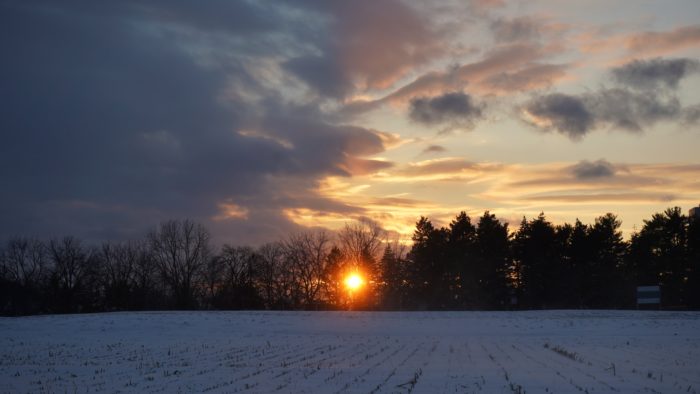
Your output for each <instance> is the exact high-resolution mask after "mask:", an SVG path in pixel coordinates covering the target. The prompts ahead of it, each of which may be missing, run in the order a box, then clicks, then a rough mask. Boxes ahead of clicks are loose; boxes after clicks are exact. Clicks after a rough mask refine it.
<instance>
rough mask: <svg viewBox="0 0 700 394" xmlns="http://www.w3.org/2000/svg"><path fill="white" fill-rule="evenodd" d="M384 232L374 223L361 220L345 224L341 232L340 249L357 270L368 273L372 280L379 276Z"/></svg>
mask: <svg viewBox="0 0 700 394" xmlns="http://www.w3.org/2000/svg"><path fill="white" fill-rule="evenodd" d="M383 238H384V230H382V228H381V227H380V226H379V224H377V223H376V222H374V221H371V220H369V219H360V220H358V221H357V222H355V223H352V224H348V223H346V224H345V227H344V228H343V229H342V230H341V231H340V234H339V235H338V239H339V240H340V249H341V251H342V252H343V256H345V258H346V259H348V263H349V264H350V265H351V266H353V267H354V268H356V269H361V270H363V271H366V274H367V275H369V276H370V277H371V278H372V279H374V277H376V275H377V267H376V262H377V261H378V260H379V258H380V253H381V252H382V247H381V246H382V239H383Z"/></svg>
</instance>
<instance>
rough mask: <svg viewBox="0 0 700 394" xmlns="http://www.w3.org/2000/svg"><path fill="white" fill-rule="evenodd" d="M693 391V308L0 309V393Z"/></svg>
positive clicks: (697, 353) (699, 348) (697, 384)
mask: <svg viewBox="0 0 700 394" xmlns="http://www.w3.org/2000/svg"><path fill="white" fill-rule="evenodd" d="M411 391H412V392H414V393H454V392H458V393H525V392H527V393H545V392H555V393H586V392H588V393H698V392H700V313H697V312H661V311H528V312H413V313H409V312H393V313H392V312H376V313H372V312H143V313H107V314H94V315H64V316H35V317H23V318H0V392H2V393H23V392H32V393H53V392H58V393H64V392H68V393H73V392H75V393H89V392H139V393H142V392H143V393H148V392H160V393H178V392H182V393H190V392H210V393H233V392H250V393H274V392H281V393H287V392H293V393H304V392H307V393H336V392H351V393H373V392H377V393H393V392H411Z"/></svg>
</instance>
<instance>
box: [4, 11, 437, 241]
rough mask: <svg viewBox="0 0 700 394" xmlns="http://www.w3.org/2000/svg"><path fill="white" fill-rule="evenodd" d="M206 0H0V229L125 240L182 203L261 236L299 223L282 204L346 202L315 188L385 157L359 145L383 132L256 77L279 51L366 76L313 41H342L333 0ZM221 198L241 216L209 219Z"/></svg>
mask: <svg viewBox="0 0 700 394" xmlns="http://www.w3.org/2000/svg"><path fill="white" fill-rule="evenodd" d="M215 3H216V4H215V5H216V7H202V6H200V5H199V4H195V3H192V2H187V1H167V2H166V1H162V2H158V1H156V2H140V1H124V2H114V3H111V2H110V3H105V4H101V5H99V6H98V5H95V4H94V3H93V2H89V1H61V2H53V1H32V2H23V1H0V26H2V30H3V34H1V35H0V47H2V48H3V52H4V53H3V61H2V62H0V73H2V78H3V89H2V90H3V94H2V95H0V130H2V131H1V133H2V143H0V179H2V180H3V186H2V191H1V192H0V217H2V225H1V226H0V238H5V237H7V236H11V235H14V234H31V235H37V236H41V237H49V236H59V235H64V234H74V235H77V236H80V237H84V238H87V239H88V240H93V241H96V240H101V239H123V238H129V237H135V236H140V235H142V234H143V232H144V231H146V230H147V229H148V228H149V227H150V226H153V225H155V224H157V223H158V222H160V221H162V220H166V219H171V218H182V217H189V218H193V219H195V220H199V221H202V222H204V223H205V224H207V225H208V226H209V227H210V228H211V229H212V230H213V231H212V232H213V233H215V234H216V235H217V236H219V240H226V241H229V242H234V243H237V242H240V243H243V242H258V241H260V240H265V239H274V238H277V237H278V236H280V235H281V234H285V233H287V232H289V231H291V230H293V229H295V228H296V227H295V225H294V224H293V223H292V222H291V221H289V220H288V219H287V218H286V217H285V216H284V214H283V209H285V208H293V207H314V208H317V209H328V210H333V211H335V212H341V213H343V212H346V213H351V212H354V211H356V208H352V207H348V206H342V205H339V204H337V203H335V202H333V201H329V200H325V199H323V198H321V197H319V196H318V195H317V194H316V193H315V192H314V190H315V188H316V186H317V182H318V180H319V179H320V178H321V177H323V176H326V175H329V174H336V175H349V174H351V173H352V172H353V171H360V172H361V171H369V170H371V169H373V168H381V167H385V166H387V165H389V164H387V163H379V162H373V161H371V160H365V159H363V158H362V156H364V155H371V154H376V153H379V152H381V151H383V150H384V144H385V141H386V139H387V138H386V135H385V134H384V133H381V132H379V131H375V130H368V129H364V128H361V127H355V126H349V125H341V124H338V123H337V122H336V121H334V120H333V119H330V118H328V116H326V115H324V113H323V112H321V111H320V110H319V105H318V103H317V102H316V101H315V100H317V99H314V98H313V97H311V98H309V99H308V100H307V101H306V102H301V103H293V102H290V101H289V100H286V99H285V98H284V97H283V96H282V94H281V93H280V92H278V91H277V90H275V89H271V88H269V87H268V86H267V85H266V84H267V83H268V82H269V81H267V79H266V78H265V77H261V76H260V75H261V73H262V71H264V67H265V65H266V64H269V61H270V59H271V58H272V57H280V56H282V57H286V58H287V60H285V61H282V62H281V64H280V67H281V69H283V70H284V69H286V70H288V73H289V75H293V76H296V77H298V78H300V79H303V80H305V81H308V86H309V87H310V88H312V89H315V90H317V91H318V92H319V94H320V95H321V96H323V95H328V96H342V95H343V94H344V92H346V91H347V90H348V89H350V87H349V84H350V82H349V81H350V79H351V78H350V76H357V75H363V76H364V77H365V79H367V80H370V79H371V78H370V74H369V72H370V71H372V70H369V71H367V70H356V69H348V68H347V67H348V66H343V67H341V66H334V64H333V63H332V62H331V61H330V60H329V61H328V62H324V61H323V59H320V58H317V57H313V56H311V55H310V54H309V52H314V51H316V52H318V49H319V48H320V50H321V51H332V50H336V49H337V48H338V46H341V47H342V45H344V44H343V43H338V42H337V41H336V42H334V43H333V44H332V45H331V43H329V42H330V41H332V40H331V39H330V38H328V37H329V34H326V33H324V29H327V28H328V24H329V23H331V22H329V21H332V20H334V19H333V15H334V14H333V13H334V12H336V11H337V10H336V8H337V7H342V3H330V2H329V3H324V4H316V3H314V2H300V3H297V4H295V5H291V4H286V3H280V4H278V5H275V6H274V7H273V5H272V4H271V3H258V2H246V1H231V2H215ZM397 4H398V3H394V2H386V3H385V4H384V5H383V6H382V7H385V8H386V7H390V6H397V7H398V5H397ZM293 7H298V9H296V10H293V9H292V8H293ZM334 7H335V8H334ZM360 8H361V7H360ZM403 12H404V13H405V14H406V15H404V17H405V18H410V17H411V14H410V10H408V9H404V11H403ZM358 13H359V14H358V18H360V17H362V15H363V14H362V12H360V11H358ZM295 18H296V19H295ZM305 18H308V20H304V19H305ZM319 21H320V22H319ZM354 22H357V21H356V20H353V19H352V18H346V20H345V22H344V23H345V25H343V26H341V27H340V28H343V29H346V30H352V29H353V28H354V25H353V23H354ZM333 28H335V27H333ZM348 34H350V33H348ZM415 34H427V33H426V32H422V33H421V32H418V33H415ZM415 34H414V36H409V37H408V38H407V37H405V36H404V37H403V38H401V39H402V40H412V39H414V40H420V39H421V37H420V36H415ZM295 43H302V44H299V45H295ZM309 45H312V46H313V45H315V48H311V49H309V48H308V47H309ZM262 48H264V49H262ZM323 55H324V56H325V55H326V54H325V53H323ZM407 56H408V55H407ZM381 67H382V69H383V70H386V69H391V65H387V64H383V65H381ZM365 71H367V72H365ZM363 72H365V74H362V73H363ZM380 77H381V76H376V78H380ZM338 82H340V83H338ZM225 202H226V203H233V204H236V205H238V206H241V207H243V208H245V209H246V210H247V211H248V212H249V214H248V219H247V220H245V219H242V218H232V219H230V220H214V219H212V218H215V217H219V218H221V217H222V215H220V213H221V212H220V204H222V203H225ZM224 216H225V215H224Z"/></svg>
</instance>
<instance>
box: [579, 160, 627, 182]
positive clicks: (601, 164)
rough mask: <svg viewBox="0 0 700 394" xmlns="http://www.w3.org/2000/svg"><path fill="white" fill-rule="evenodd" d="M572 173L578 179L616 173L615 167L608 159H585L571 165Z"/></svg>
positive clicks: (607, 175) (609, 175)
mask: <svg viewBox="0 0 700 394" xmlns="http://www.w3.org/2000/svg"><path fill="white" fill-rule="evenodd" d="M570 171H571V173H572V174H573V175H574V176H575V177H576V178H577V179H582V180H585V179H597V178H607V177H612V176H614V175H615V171H616V170H615V167H614V166H613V165H612V164H611V163H610V162H609V161H607V160H603V159H600V160H597V161H594V162H590V161H588V160H583V161H581V162H579V163H577V164H575V165H573V166H571V167H570Z"/></svg>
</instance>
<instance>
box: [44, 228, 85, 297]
mask: <svg viewBox="0 0 700 394" xmlns="http://www.w3.org/2000/svg"><path fill="white" fill-rule="evenodd" d="M49 251H50V253H51V258H52V259H53V263H54V267H55V269H54V274H55V275H56V280H57V284H58V285H59V287H61V288H63V289H66V290H74V289H75V288H77V287H78V286H79V285H80V282H81V280H82V279H83V278H84V276H85V275H86V273H87V269H88V267H87V260H88V252H87V251H86V250H85V248H84V247H83V245H82V243H81V242H80V240H78V239H77V238H75V237H64V238H62V239H60V240H58V239H52V240H51V241H50V242H49Z"/></svg>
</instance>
